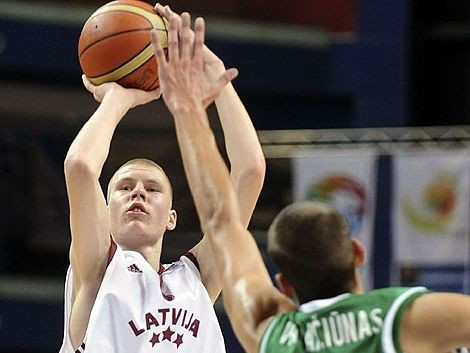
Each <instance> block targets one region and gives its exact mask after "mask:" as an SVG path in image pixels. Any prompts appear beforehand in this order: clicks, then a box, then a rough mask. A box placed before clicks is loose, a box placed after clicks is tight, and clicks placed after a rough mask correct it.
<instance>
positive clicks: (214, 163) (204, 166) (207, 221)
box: [175, 108, 238, 231]
mask: <svg viewBox="0 0 470 353" xmlns="http://www.w3.org/2000/svg"><path fill="white" fill-rule="evenodd" d="M178 115H179V116H178ZM175 127H176V135H177V138H178V143H179V146H180V151H181V155H182V159H183V165H184V169H185V172H186V176H187V180H188V183H189V186H190V189H191V193H192V195H193V198H194V202H195V205H196V209H197V211H198V215H199V218H200V221H201V226H202V228H203V231H206V229H207V227H210V226H213V225H214V224H218V223H219V222H223V221H224V219H225V217H226V216H227V215H229V214H233V215H234V217H237V215H238V209H237V207H235V206H234V204H235V205H236V203H234V193H233V190H232V187H231V184H230V178H229V174H228V170H227V167H226V165H225V163H224V161H223V159H222V157H221V155H220V153H219V150H218V149H217V145H216V142H215V138H214V134H213V132H212V130H211V128H210V126H209V123H208V121H207V115H206V112H205V111H204V110H203V109H202V108H201V109H193V110H191V111H188V112H185V113H183V114H176V115H175ZM233 208H235V209H233Z"/></svg>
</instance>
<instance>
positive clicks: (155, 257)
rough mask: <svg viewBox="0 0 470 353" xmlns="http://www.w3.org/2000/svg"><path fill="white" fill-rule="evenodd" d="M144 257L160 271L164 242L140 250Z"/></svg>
mask: <svg viewBox="0 0 470 353" xmlns="http://www.w3.org/2000/svg"><path fill="white" fill-rule="evenodd" d="M138 251H139V252H140V253H141V255H142V256H143V257H144V259H145V260H146V261H147V262H148V263H149V264H150V266H152V268H153V269H154V270H155V271H156V272H158V270H159V269H160V260H161V259H160V258H161V254H162V242H158V244H156V245H154V246H147V247H144V248H142V249H139V250H138Z"/></svg>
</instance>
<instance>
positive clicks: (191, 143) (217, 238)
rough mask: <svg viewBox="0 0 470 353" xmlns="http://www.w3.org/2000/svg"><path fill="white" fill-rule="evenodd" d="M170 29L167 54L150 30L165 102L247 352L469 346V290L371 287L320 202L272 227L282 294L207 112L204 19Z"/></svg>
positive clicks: (395, 351)
mask: <svg viewBox="0 0 470 353" xmlns="http://www.w3.org/2000/svg"><path fill="white" fill-rule="evenodd" d="M180 22H181V24H180ZM170 25H171V26H173V27H177V28H180V30H179V36H178V35H177V33H173V34H172V38H171V40H170V43H172V49H170V55H169V57H168V58H166V57H165V55H164V51H163V49H162V48H161V46H160V45H159V44H158V41H157V35H156V34H155V33H154V34H153V36H152V42H153V44H154V46H155V47H156V50H155V51H156V57H157V60H158V64H159V76H160V83H161V88H162V94H163V99H164V101H165V103H166V104H167V106H168V108H169V110H170V111H171V112H172V115H173V117H174V120H175V126H176V133H177V137H178V143H179V146H180V150H181V155H182V158H183V164H184V167H185V172H186V175H187V178H188V182H189V185H190V189H191V193H192V194H193V197H194V201H195V204H196V209H197V211H198V215H199V218H200V221H201V228H202V229H203V231H204V232H205V234H207V237H208V240H209V242H210V244H211V246H212V250H213V254H214V258H215V260H216V263H217V265H218V267H219V270H220V274H221V278H222V281H223V295H224V305H225V307H226V310H227V313H228V315H229V318H230V321H231V323H232V327H233V329H234V331H235V333H236V335H237V337H238V338H239V340H240V342H241V343H242V346H243V348H244V349H245V351H246V352H248V353H258V352H259V353H265V352H266V353H267V352H269V353H303V352H319V353H331V352H337V353H351V352H361V353H362V352H364V353H403V352H408V353H448V352H450V351H451V350H453V349H455V348H457V347H461V346H468V345H470V296H468V295H463V294H457V293H433V292H430V291H428V290H426V289H425V288H423V287H411V288H400V287H396V288H383V289H377V290H373V291H370V292H368V293H364V290H363V289H362V285H361V280H360V277H359V272H358V271H357V267H359V266H360V265H361V264H362V263H363V261H364V249H363V247H362V246H361V245H360V244H359V243H358V242H356V241H354V240H351V238H350V237H349V231H348V227H347V223H346V221H345V220H344V218H343V217H342V216H341V215H340V214H339V213H338V212H337V211H336V210H334V209H332V208H331V207H330V206H328V205H324V204H320V203H318V202H302V203H294V204H292V205H289V206H288V207H286V208H285V209H284V210H283V211H281V212H280V213H279V215H278V216H277V217H276V219H275V220H274V222H273V223H272V225H271V227H270V230H269V233H268V251H269V253H270V255H271V256H272V257H273V260H274V261H275V264H276V265H277V267H278V269H280V270H281V271H282V273H280V274H278V279H279V282H280V286H281V288H282V290H283V292H284V294H282V293H281V292H279V291H278V290H277V289H276V288H275V287H274V286H273V284H272V282H271V279H270V277H269V274H268V272H267V270H266V268H265V266H264V263H263V259H262V257H261V254H260V252H259V250H258V248H257V246H256V243H255V241H254V239H253V237H252V236H251V235H250V233H249V232H248V231H247V230H246V228H245V227H244V224H243V222H242V217H241V214H240V208H239V207H238V201H237V196H236V193H235V190H234V189H233V187H232V186H231V182H230V177H229V173H228V170H227V167H226V166H225V164H224V162H223V159H222V157H221V156H220V154H219V152H218V149H217V145H216V143H215V138H214V135H213V133H212V131H211V128H210V126H209V122H208V119H207V114H206V112H205V109H206V107H207V102H209V101H210V98H211V97H212V95H213V94H214V92H216V91H217V88H218V87H212V86H207V85H204V84H203V83H201V79H200V78H201V77H202V76H203V63H202V62H203V61H202V57H203V54H202V52H203V43H204V21H203V20H202V19H201V18H198V19H196V22H195V32H196V35H195V40H194V41H191V40H189V39H188V37H190V34H189V33H190V16H189V14H183V15H182V20H179V19H178V17H176V16H171V17H170ZM227 75H228V76H229V78H231V77H233V76H234V75H235V73H234V72H232V71H229V72H227ZM222 83H223V82H220V84H222ZM189 97H190V99H188V98H189ZM436 250H437V251H438V249H436ZM241 254H242V256H243V259H242V261H240V255H241ZM298 304H301V305H300V306H299V305H298ZM464 350H466V349H464Z"/></svg>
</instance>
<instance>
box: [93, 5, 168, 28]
mask: <svg viewBox="0 0 470 353" xmlns="http://www.w3.org/2000/svg"><path fill="white" fill-rule="evenodd" d="M110 12H127V13H132V14H134V15H137V16H140V17H143V18H145V19H146V20H147V21H148V22H149V24H150V25H151V26H152V28H155V29H158V28H159V27H160V26H159V24H160V23H163V25H164V27H165V28H166V24H165V21H164V20H163V19H162V18H161V17H160V16H159V15H158V14H156V13H154V12H150V11H149V10H147V9H144V8H142V7H138V6H136V5H131V4H109V5H105V6H103V7H101V8H99V9H98V10H96V11H95V12H94V13H93V14H92V15H91V16H90V18H89V19H88V20H87V21H86V22H85V25H86V24H87V23H88V22H90V21H91V20H93V19H94V18H96V17H98V16H99V15H102V14H105V13H110Z"/></svg>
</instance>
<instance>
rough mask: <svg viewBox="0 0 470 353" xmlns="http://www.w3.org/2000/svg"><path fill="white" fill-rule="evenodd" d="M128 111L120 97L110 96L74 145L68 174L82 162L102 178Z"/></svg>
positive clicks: (67, 160) (70, 153) (69, 154)
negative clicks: (111, 149)
mask: <svg viewBox="0 0 470 353" xmlns="http://www.w3.org/2000/svg"><path fill="white" fill-rule="evenodd" d="M128 109H129V108H128V104H127V103H126V102H125V101H124V100H121V99H120V98H119V96H117V95H113V94H109V95H107V96H106V97H105V98H104V99H103V101H102V102H101V104H100V106H99V107H98V109H97V110H96V111H95V113H94V114H93V115H92V116H91V117H90V119H89V120H88V121H87V122H86V123H85V125H84V126H83V127H82V129H81V130H80V132H79V133H78V135H77V136H76V138H75V139H74V141H73V142H72V144H71V146H70V148H69V150H68V153H67V157H66V160H65V170H66V173H67V169H68V168H73V166H74V165H75V164H76V163H77V162H78V163H80V164H82V165H86V166H87V168H88V170H89V171H90V172H92V173H93V174H94V175H95V176H96V177H99V175H100V173H101V169H102V168H103V165H104V162H105V161H106V158H107V156H108V154H109V147H110V145H111V139H112V136H113V133H114V130H115V129H116V126H117V125H118V123H119V122H120V120H121V119H122V118H123V116H124V115H125V114H126V112H127V111H128Z"/></svg>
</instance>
